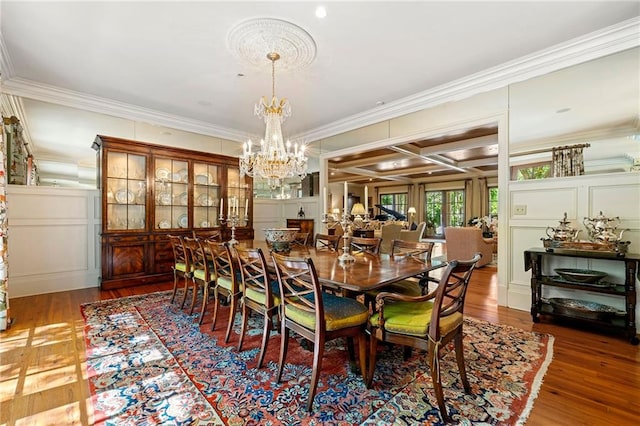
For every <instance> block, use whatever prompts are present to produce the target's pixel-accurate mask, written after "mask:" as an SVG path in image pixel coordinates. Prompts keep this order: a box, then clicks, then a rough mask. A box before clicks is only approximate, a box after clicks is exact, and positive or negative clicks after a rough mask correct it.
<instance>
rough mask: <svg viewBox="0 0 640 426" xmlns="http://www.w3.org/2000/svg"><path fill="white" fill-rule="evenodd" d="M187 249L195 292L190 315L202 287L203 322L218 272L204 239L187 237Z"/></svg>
mask: <svg viewBox="0 0 640 426" xmlns="http://www.w3.org/2000/svg"><path fill="white" fill-rule="evenodd" d="M184 240H185V244H186V246H187V250H188V251H189V253H190V255H191V262H192V268H193V272H192V274H191V280H192V281H193V294H192V297H191V310H190V311H189V315H191V314H192V313H193V309H194V308H195V306H196V300H197V297H198V294H200V290H201V289H202V305H201V307H200V315H199V320H198V324H202V320H204V312H205V310H206V308H207V303H208V301H209V290H210V288H211V286H214V285H215V282H216V274H215V271H214V267H213V260H212V258H211V256H210V254H209V253H208V250H207V249H205V246H204V243H203V240H202V239H200V238H185V239H184Z"/></svg>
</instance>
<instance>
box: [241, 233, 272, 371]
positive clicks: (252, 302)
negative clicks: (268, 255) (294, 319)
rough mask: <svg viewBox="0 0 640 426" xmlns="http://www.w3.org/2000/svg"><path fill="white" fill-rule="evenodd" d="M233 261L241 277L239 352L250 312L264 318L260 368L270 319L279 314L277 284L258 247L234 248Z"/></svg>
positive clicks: (265, 348) (266, 342) (265, 350)
mask: <svg viewBox="0 0 640 426" xmlns="http://www.w3.org/2000/svg"><path fill="white" fill-rule="evenodd" d="M234 251H235V254H236V258H237V260H238V263H239V265H240V274H241V277H242V285H241V288H242V299H241V305H242V328H241V330H240V339H239V341H238V350H239V351H241V350H242V342H243V340H244V335H245V332H246V330H247V323H248V321H249V314H250V311H254V312H256V313H258V314H261V315H262V316H263V317H264V329H263V331H262V344H261V345H260V356H259V357H258V367H257V368H261V367H262V362H263V360H264V355H265V353H266V352H267V345H268V343H269V336H270V334H271V330H272V329H273V328H274V321H273V318H274V317H276V319H277V316H278V314H279V312H278V307H279V306H280V289H279V287H278V281H277V279H275V277H274V276H272V275H271V274H270V273H269V269H268V268H267V262H266V260H265V257H264V254H263V253H262V250H261V249H260V248H245V247H240V246H237V245H236V246H234Z"/></svg>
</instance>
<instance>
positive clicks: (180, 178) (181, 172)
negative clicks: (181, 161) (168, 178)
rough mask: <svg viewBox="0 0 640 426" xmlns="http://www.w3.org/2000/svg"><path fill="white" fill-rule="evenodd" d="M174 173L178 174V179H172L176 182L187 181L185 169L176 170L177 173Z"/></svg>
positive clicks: (187, 174) (187, 173)
mask: <svg viewBox="0 0 640 426" xmlns="http://www.w3.org/2000/svg"><path fill="white" fill-rule="evenodd" d="M176 174H177V175H178V179H177V180H176V179H174V180H175V181H176V182H182V183H187V182H189V172H188V171H187V169H182V170H178V173H176Z"/></svg>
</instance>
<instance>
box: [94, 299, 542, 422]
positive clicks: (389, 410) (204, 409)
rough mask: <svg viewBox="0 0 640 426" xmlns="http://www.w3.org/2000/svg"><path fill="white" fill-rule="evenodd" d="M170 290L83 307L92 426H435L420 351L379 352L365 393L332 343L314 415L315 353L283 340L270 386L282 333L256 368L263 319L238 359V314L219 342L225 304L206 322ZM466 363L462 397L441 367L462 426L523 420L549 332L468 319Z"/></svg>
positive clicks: (339, 346) (454, 374) (448, 362)
mask: <svg viewBox="0 0 640 426" xmlns="http://www.w3.org/2000/svg"><path fill="white" fill-rule="evenodd" d="M169 297H170V293H168V292H161V293H153V294H149V295H145V296H135V297H128V298H122V299H114V300H107V301H103V302H96V303H90V304H86V305H83V306H82V313H83V316H84V318H85V329H84V332H85V340H86V347H87V372H88V380H89V386H90V390H91V394H92V403H93V406H94V421H95V423H96V424H118V425H127V424H131V425H134V424H135V425H140V424H145V425H149V424H163V425H166V424H176V425H187V424H190V425H191V424H200V425H205V424H206V425H209V424H211V425H217V424H223V425H240V424H265V425H277V424H305V425H306V424H308V425H316V424H345V425H358V424H371V425H374V424H375V425H379V424H407V425H415V424H440V423H441V419H440V416H439V412H438V409H437V408H436V407H437V403H436V400H435V396H434V393H433V387H432V384H431V377H430V375H429V371H428V367H426V364H425V362H424V354H423V353H420V352H419V351H416V350H414V354H413V356H412V357H411V358H410V359H409V360H407V361H404V360H403V355H402V349H401V348H397V347H386V346H384V345H382V347H381V348H380V353H379V355H378V362H377V366H376V374H375V377H374V382H373V387H372V389H367V388H366V387H365V386H364V383H363V381H362V378H361V377H360V376H359V375H358V374H355V373H352V372H351V370H350V368H349V362H348V355H347V351H346V348H345V347H344V346H345V342H343V341H341V340H337V341H336V342H334V343H329V344H328V345H327V350H326V352H325V357H324V359H323V367H322V372H321V375H320V380H319V383H318V392H317V395H316V398H315V404H314V411H313V413H311V414H309V413H307V412H306V411H305V410H304V407H305V404H306V401H307V395H308V385H309V379H310V376H311V365H312V355H311V354H312V353H311V352H309V351H307V350H306V349H304V348H302V347H301V346H300V345H299V344H298V342H297V341H296V340H295V339H292V341H291V343H290V344H289V353H288V356H287V365H286V366H285V369H284V372H283V378H282V379H283V380H282V382H281V383H275V382H274V378H275V375H276V371H277V360H278V351H279V345H280V336H279V334H276V333H275V332H274V334H273V335H272V337H271V340H270V343H269V349H268V351H267V354H266V357H265V365H263V367H262V368H261V369H260V370H257V369H256V368H255V367H256V362H257V357H258V353H259V346H260V343H259V342H260V338H261V333H262V320H261V319H260V318H258V317H256V318H255V319H253V318H252V320H251V322H250V324H249V326H250V330H249V331H250V334H249V335H248V336H245V342H244V345H243V348H244V349H245V350H243V351H242V352H238V351H237V349H236V347H237V339H238V335H239V324H240V323H239V318H237V320H238V321H237V322H236V324H235V326H236V327H235V329H234V333H233V334H232V337H231V339H230V342H229V344H224V329H225V328H226V323H227V322H226V321H227V318H228V317H226V316H225V315H226V314H227V311H228V309H227V308H224V307H223V308H221V309H220V310H219V312H218V315H219V318H218V324H217V327H216V331H215V332H211V331H209V330H210V328H211V319H210V318H205V322H204V323H203V325H202V327H199V326H198V325H197V322H196V320H195V316H189V315H188V314H186V313H184V312H183V311H181V310H180V309H178V308H177V307H176V306H175V305H170V304H169ZM464 342H465V358H466V362H467V374H468V376H469V380H470V383H471V389H472V394H471V395H468V394H466V393H465V392H464V390H463V388H462V384H461V383H460V376H459V374H458V370H457V366H456V362H455V356H454V353H453V352H452V351H450V352H449V353H448V354H447V355H446V356H445V357H444V359H443V361H442V363H441V374H442V382H443V387H444V393H445V399H446V401H447V405H448V408H449V412H450V414H451V415H452V417H453V419H454V421H457V422H459V423H461V424H477V423H482V424H487V425H498V424H501V425H502V424H504V425H507V424H520V423H523V422H524V420H525V419H526V416H527V415H528V413H529V411H530V409H531V406H532V403H533V399H534V398H535V396H536V394H537V391H538V389H539V387H540V384H541V382H542V377H543V376H544V373H545V371H546V368H547V365H548V363H549V362H550V361H551V357H552V352H553V350H552V347H553V337H552V336H549V335H544V334H539V333H531V332H526V331H522V330H519V329H516V328H512V327H507V326H501V325H495V324H490V323H488V322H484V321H478V320H473V319H466V320H465V341H464Z"/></svg>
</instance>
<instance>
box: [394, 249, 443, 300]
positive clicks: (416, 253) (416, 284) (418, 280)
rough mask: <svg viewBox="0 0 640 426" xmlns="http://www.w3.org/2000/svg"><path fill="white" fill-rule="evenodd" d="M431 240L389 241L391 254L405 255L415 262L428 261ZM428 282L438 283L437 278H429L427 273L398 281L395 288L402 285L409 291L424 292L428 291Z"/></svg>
mask: <svg viewBox="0 0 640 426" xmlns="http://www.w3.org/2000/svg"><path fill="white" fill-rule="evenodd" d="M434 246H435V243H433V242H420V241H405V240H393V242H392V243H391V255H392V256H395V257H397V256H405V257H408V258H411V259H413V260H415V261H417V262H423V263H426V262H430V261H431V255H432V253H433V247H434ZM429 283H435V284H438V283H439V280H437V279H434V278H431V277H430V276H429V273H428V272H426V273H424V274H421V275H418V276H415V277H411V278H409V279H407V280H403V281H400V282H398V283H396V284H395V287H396V289H398V288H400V287H403V288H405V289H410V290H409V292H415V291H416V290H415V289H417V290H418V293H417V294H416V295H419V294H426V293H428V292H429Z"/></svg>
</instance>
